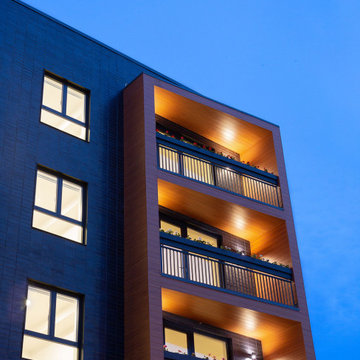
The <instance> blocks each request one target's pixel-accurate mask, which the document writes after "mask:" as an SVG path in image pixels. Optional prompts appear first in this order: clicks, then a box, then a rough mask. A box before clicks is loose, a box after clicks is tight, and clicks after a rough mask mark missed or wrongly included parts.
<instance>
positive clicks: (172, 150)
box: [157, 139, 283, 209]
mask: <svg viewBox="0 0 360 360" xmlns="http://www.w3.org/2000/svg"><path fill="white" fill-rule="evenodd" d="M163 140H164V139H163ZM166 141H168V140H167V139H166ZM174 141H178V140H174ZM163 142H165V140H164V141H163ZM163 142H162V141H158V143H157V148H158V150H157V153H158V166H159V168H160V169H162V170H164V171H169V172H171V173H175V174H178V175H180V176H183V177H185V178H189V179H192V180H195V181H199V182H202V183H205V184H207V185H209V186H213V187H216V188H217V189H221V190H223V191H227V192H230V193H232V194H235V195H237V196H243V197H245V198H248V199H251V200H254V201H258V202H260V203H262V204H266V205H269V206H274V207H276V208H280V209H281V208H282V207H283V204H282V198H281V191H280V187H279V186H278V185H275V184H274V183H273V182H269V181H268V180H266V181H265V180H263V179H262V178H263V177H262V178H260V177H259V176H258V175H254V173H252V174H251V175H249V174H248V172H244V171H243V169H242V168H240V167H238V169H237V170H236V169H234V167H232V168H231V167H229V166H224V165H220V164H219V163H218V162H214V158H211V157H210V156H209V155H204V154H199V153H197V154H196V153H195V152H194V151H191V150H186V149H183V147H181V149H180V150H179V149H178V148H179V147H180V146H178V145H176V144H173V143H167V144H164V143H163ZM178 142H179V141H178ZM199 155H200V156H199ZM227 165H229V164H227Z"/></svg>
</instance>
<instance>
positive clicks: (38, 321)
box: [25, 286, 50, 334]
mask: <svg viewBox="0 0 360 360" xmlns="http://www.w3.org/2000/svg"><path fill="white" fill-rule="evenodd" d="M26 304H27V305H26V319H25V329H26V330H31V331H36V332H38V333H41V334H48V333H49V316H50V291H48V290H44V289H40V288H37V287H34V286H29V287H28V293H27V301H26Z"/></svg>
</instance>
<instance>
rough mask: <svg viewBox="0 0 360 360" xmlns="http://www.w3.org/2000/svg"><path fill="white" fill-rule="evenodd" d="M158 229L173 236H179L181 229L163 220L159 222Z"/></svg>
mask: <svg viewBox="0 0 360 360" xmlns="http://www.w3.org/2000/svg"><path fill="white" fill-rule="evenodd" d="M160 229H162V230H164V231H165V232H167V233H169V234H174V235H180V234H181V228H180V226H177V225H174V224H171V223H169V222H167V221H164V220H160Z"/></svg>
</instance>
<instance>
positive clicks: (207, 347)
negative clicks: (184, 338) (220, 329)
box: [194, 333, 227, 360]
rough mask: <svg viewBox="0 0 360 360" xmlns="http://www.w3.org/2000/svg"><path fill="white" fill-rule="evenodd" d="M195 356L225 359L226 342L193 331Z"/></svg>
mask: <svg viewBox="0 0 360 360" xmlns="http://www.w3.org/2000/svg"><path fill="white" fill-rule="evenodd" d="M194 346H195V356H197V357H199V358H204V357H205V356H208V357H209V358H210V360H212V359H225V360H227V351H226V342H225V341H223V340H219V339H215V338H212V337H210V336H205V335H201V334H197V333H194Z"/></svg>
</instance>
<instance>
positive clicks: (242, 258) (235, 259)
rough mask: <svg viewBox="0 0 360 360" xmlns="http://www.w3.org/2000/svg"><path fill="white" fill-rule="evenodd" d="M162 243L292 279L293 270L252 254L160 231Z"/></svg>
mask: <svg viewBox="0 0 360 360" xmlns="http://www.w3.org/2000/svg"><path fill="white" fill-rule="evenodd" d="M160 241H161V244H164V245H169V246H174V247H177V248H180V249H182V250H187V251H192V252H195V253H198V254H200V255H204V256H210V257H213V258H216V259H219V260H221V261H226V262H229V263H232V264H235V265H239V266H243V267H246V268H249V269H252V270H257V271H260V272H262V273H266V274H271V275H275V276H277V277H281V278H283V279H286V280H292V278H293V276H292V275H293V271H292V269H290V268H286V267H283V266H280V265H275V264H270V263H268V262H265V261H262V260H258V259H254V258H252V257H250V256H246V255H240V254H237V253H235V252H231V251H230V250H226V249H221V248H216V247H214V246H211V245H206V244H201V243H199V242H196V241H193V240H188V239H185V238H183V237H180V236H175V235H171V234H168V233H166V232H160Z"/></svg>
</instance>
